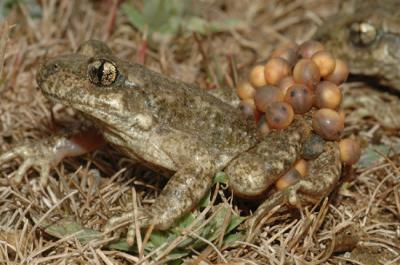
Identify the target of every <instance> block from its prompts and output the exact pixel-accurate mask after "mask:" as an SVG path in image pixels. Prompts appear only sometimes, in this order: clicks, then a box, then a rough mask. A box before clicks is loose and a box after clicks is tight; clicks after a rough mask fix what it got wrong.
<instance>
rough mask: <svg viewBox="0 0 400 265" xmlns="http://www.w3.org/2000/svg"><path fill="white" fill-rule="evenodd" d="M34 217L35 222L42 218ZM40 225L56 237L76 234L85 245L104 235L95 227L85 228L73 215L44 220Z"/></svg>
mask: <svg viewBox="0 0 400 265" xmlns="http://www.w3.org/2000/svg"><path fill="white" fill-rule="evenodd" d="M32 219H33V221H34V222H35V223H37V222H38V221H39V220H40V219H39V218H35V217H32ZM39 227H40V228H42V229H43V230H44V231H46V233H48V234H50V235H52V236H54V237H56V238H65V237H67V236H70V235H72V234H75V237H76V238H77V239H78V240H79V242H81V243H82V244H83V245H85V244H87V243H88V242H89V241H91V240H93V239H96V238H97V239H98V238H100V237H101V236H102V233H101V232H99V231H96V230H94V229H89V228H85V227H84V226H83V225H81V224H80V223H77V222H76V221H75V220H74V218H73V217H72V216H66V217H65V218H62V219H60V220H58V221H56V222H53V223H49V222H47V221H46V220H42V221H41V222H40V224H39Z"/></svg>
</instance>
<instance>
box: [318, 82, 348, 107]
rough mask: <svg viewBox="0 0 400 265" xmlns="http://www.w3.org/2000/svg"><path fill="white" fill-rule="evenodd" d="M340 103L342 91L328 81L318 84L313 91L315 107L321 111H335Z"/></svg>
mask: <svg viewBox="0 0 400 265" xmlns="http://www.w3.org/2000/svg"><path fill="white" fill-rule="evenodd" d="M341 102H342V91H340V88H339V87H338V86H337V85H336V84H334V83H332V82H329V81H322V82H320V83H319V84H318V85H317V87H316V89H315V106H316V107H318V108H320V109H322V108H328V109H337V108H338V107H339V106H340V103H341Z"/></svg>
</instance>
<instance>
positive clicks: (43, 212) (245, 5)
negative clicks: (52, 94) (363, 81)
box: [0, 0, 400, 265]
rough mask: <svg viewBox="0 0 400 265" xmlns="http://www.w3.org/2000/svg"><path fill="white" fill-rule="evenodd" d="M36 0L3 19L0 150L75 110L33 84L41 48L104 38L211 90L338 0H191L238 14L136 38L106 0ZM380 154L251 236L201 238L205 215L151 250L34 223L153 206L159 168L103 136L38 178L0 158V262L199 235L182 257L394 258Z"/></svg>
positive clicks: (81, 254) (398, 231)
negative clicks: (221, 25) (194, 30)
mask: <svg viewBox="0 0 400 265" xmlns="http://www.w3.org/2000/svg"><path fill="white" fill-rule="evenodd" d="M38 2H42V3H43V5H42V16H41V17H38V18H34V17H33V16H32V14H31V13H30V12H29V9H28V8H27V7H26V6H24V5H20V6H18V7H17V8H14V9H13V10H12V11H11V12H10V14H9V15H8V17H7V18H6V19H7V20H6V21H2V24H1V27H0V31H1V35H0V136H1V137H0V152H2V151H5V150H9V149H10V148H11V147H12V146H13V145H15V144H20V143H23V142H26V141H34V140H36V139H43V138H46V137H48V136H49V135H50V134H51V133H53V132H54V130H55V128H58V127H69V126H71V125H70V124H72V123H74V122H75V121H76V120H77V119H78V118H77V116H76V113H75V112H74V111H73V110H71V109H68V108H65V107H63V106H60V105H51V104H50V103H49V102H48V101H47V100H46V99H45V98H44V96H43V95H41V93H40V92H39V91H38V89H37V88H36V82H35V72H36V69H37V68H38V65H39V63H40V62H41V60H43V59H44V58H46V57H51V56H54V55H58V54H61V53H66V52H71V51H73V50H74V49H76V48H77V46H78V45H79V44H80V43H81V42H83V41H84V40H87V39H89V38H97V39H101V40H104V41H106V42H107V43H108V44H109V46H111V47H112V48H113V50H114V51H115V53H116V54H118V55H119V56H121V57H123V58H127V59H128V60H130V61H139V62H140V61H143V60H144V62H145V64H146V65H147V66H148V67H150V68H153V69H156V70H157V71H160V72H163V73H165V74H168V75H171V76H174V77H177V78H179V79H182V80H184V81H187V82H197V83H198V84H199V85H200V86H201V87H203V88H204V89H210V88H213V87H217V86H224V85H233V84H234V82H235V81H236V78H235V75H234V74H233V73H232V71H231V70H230V69H231V66H232V64H233V63H234V64H233V65H234V68H235V69H236V70H237V72H238V73H239V76H241V77H243V76H245V75H246V71H247V70H248V69H249V67H250V66H251V65H254V63H255V62H257V61H262V60H264V59H265V58H266V57H267V56H268V54H269V52H270V51H271V50H272V49H273V48H274V47H275V46H276V45H278V44H279V43H281V42H283V41H286V40H288V39H294V40H296V41H298V42H301V41H304V40H306V39H308V38H310V37H311V36H312V35H313V33H314V32H315V30H316V29H317V26H318V25H319V24H321V22H322V21H323V19H324V17H326V16H328V15H331V14H333V13H335V12H336V10H337V9H336V8H337V3H336V2H334V1H328V0H327V1H311V0H309V1H213V0H210V1H203V2H202V4H199V6H198V10H199V12H200V14H201V15H202V16H203V17H205V18H207V19H209V20H215V19H221V18H227V17H235V18H238V19H240V20H241V21H242V22H241V24H240V25H239V26H238V28H236V29H232V30H230V31H226V32H223V33H218V34H209V35H207V36H200V35H196V36H193V35H191V34H189V35H184V36H180V37H176V38H172V39H171V40H169V41H168V42H161V43H159V45H156V46H155V48H152V47H147V49H144V47H145V42H144V39H143V34H142V33H141V32H138V31H136V30H135V29H133V28H132V27H131V26H130V25H129V24H128V23H127V18H126V17H125V16H124V15H123V13H122V12H121V11H120V10H119V9H118V8H117V6H116V5H115V4H114V3H115V2H114V1H111V0H109V1H105V0H104V1H94V2H90V1H69V0H60V1H50V0H48V1H38ZM7 23H8V24H7ZM7 39H8V41H6V40H7ZM3 62H4V64H3ZM362 86H364V85H359V84H355V85H353V86H352V87H351V89H352V90H354V91H358V90H357V89H362ZM351 89H348V90H349V92H348V93H347V94H348V96H351V94H352V93H353V92H351V91H350V90H351ZM350 110H351V105H350V106H349V107H348V108H347V109H346V111H347V112H349V113H350ZM346 134H347V135H355V136H357V137H358V139H360V140H361V141H362V143H363V145H364V147H367V146H368V145H369V144H377V143H380V144H386V145H387V146H393V145H395V144H397V145H399V143H400V140H399V134H398V132H396V131H390V130H384V129H382V127H381V126H380V124H379V123H378V122H376V121H374V120H372V119H369V118H368V117H366V118H363V119H361V118H357V117H353V118H352V119H349V121H348V122H347V130H346ZM381 157H382V159H380V160H379V161H378V162H377V163H375V164H374V165H369V166H364V167H360V168H357V169H353V170H347V172H346V174H345V177H344V178H345V180H346V181H345V182H343V183H342V185H341V186H340V187H338V189H337V190H336V192H335V194H333V195H332V196H331V197H330V199H329V200H324V201H323V202H321V203H320V204H319V205H316V206H315V207H313V208H305V209H303V210H302V212H301V213H300V214H299V213H296V212H294V213H290V214H288V213H283V214H277V213H276V214H274V215H269V216H268V217H266V218H264V220H263V226H262V228H261V229H260V231H259V234H258V236H257V237H256V239H255V241H254V242H253V243H247V242H244V241H239V242H237V244H236V245H235V246H233V247H229V248H226V247H223V245H222V243H221V242H222V241H221V240H222V236H220V237H218V238H217V239H215V240H213V241H212V242H210V241H209V240H207V239H204V238H201V236H199V233H200V232H199V229H201V228H202V226H200V227H199V226H192V227H190V229H187V230H185V231H184V232H183V233H182V234H181V236H179V237H177V238H176V240H175V241H173V242H170V243H169V244H165V245H162V246H160V247H159V248H157V249H155V250H154V251H153V252H150V253H148V252H144V251H143V247H142V246H143V245H144V244H145V243H146V242H147V239H148V236H147V237H146V236H145V235H141V236H142V237H141V239H142V242H141V244H138V251H137V253H139V254H132V253H128V252H122V251H117V250H109V249H108V248H106V247H104V246H105V245H107V243H108V242H109V241H112V240H114V239H116V238H118V236H119V235H118V234H116V235H115V236H114V237H113V238H105V239H96V240H93V241H92V242H91V243H90V244H82V243H81V242H80V241H79V240H77V239H76V237H75V236H74V235H70V236H68V237H63V238H57V237H54V236H51V235H49V234H48V233H47V232H46V231H45V230H44V229H43V224H44V223H45V220H47V219H49V220H56V219H60V218H62V217H65V216H72V217H73V218H74V219H75V221H76V222H77V223H80V224H82V225H84V226H85V227H87V228H91V229H96V230H102V228H103V226H104V224H105V223H106V221H107V219H108V218H109V217H110V216H112V215H116V214H118V213H121V212H126V211H129V210H131V209H132V208H133V207H141V206H146V205H150V204H151V203H152V202H153V200H154V198H155V197H156V196H157V194H158V193H159V191H160V189H162V185H163V184H164V183H165V180H163V179H162V178H161V177H160V176H158V175H157V174H154V173H149V172H146V171H143V169H141V168H140V167H138V166H137V165H134V164H132V163H131V162H130V161H129V160H127V159H126V158H124V157H122V156H121V155H120V154H118V153H117V152H116V151H115V150H113V149H112V148H111V147H106V148H103V149H101V150H99V151H96V152H94V153H92V154H89V155H85V156H83V157H82V158H73V159H66V160H65V161H64V162H63V163H62V164H60V165H59V166H58V167H57V168H56V169H55V170H53V171H52V178H51V180H50V183H49V185H48V187H47V188H45V189H41V188H40V186H39V184H38V178H37V176H38V173H37V172H36V171H34V170H31V171H30V172H29V175H28V176H26V177H25V179H24V181H23V184H22V185H20V186H19V187H15V186H12V185H10V183H9V181H7V178H11V177H12V175H13V174H15V171H16V170H17V168H18V165H19V164H20V162H21V161H16V162H14V163H7V164H6V165H2V166H1V169H0V170H1V171H0V176H1V179H0V263H1V264H134V263H141V264H163V263H165V262H166V261H167V259H168V256H169V254H170V252H171V251H172V250H173V249H174V247H176V246H177V245H178V244H179V243H180V242H182V241H184V240H185V239H187V238H189V237H196V238H200V239H201V240H202V241H203V242H205V245H206V246H205V247H204V248H203V249H202V250H201V252H197V251H196V250H193V252H192V254H191V255H190V256H189V257H186V258H185V261H184V262H185V264H226V263H229V264H387V265H389V264H400V258H399V257H400V221H399V219H400V179H399V176H400V169H399V168H400V156H399V155H398V154H397V155H393V153H389V155H386V154H381ZM133 187H135V190H134V189H133ZM213 192H214V193H213V196H211V197H212V198H213V199H214V200H217V201H225V203H226V205H229V204H230V203H231V198H229V197H228V198H225V197H224V196H225V195H226V194H227V193H223V192H221V191H220V189H218V188H216V189H214V191H213ZM228 196H229V194H228ZM132 198H133V199H132ZM132 200H133V201H135V203H132ZM212 202H213V200H212ZM136 204H137V205H136ZM233 205H234V206H233V208H234V209H236V208H237V206H236V205H235V204H233ZM216 208H218V207H217V206H213V204H210V205H209V206H208V207H206V208H205V209H204V210H203V211H202V213H201V216H202V215H203V216H207V218H208V219H207V220H210V217H211V216H212V215H213V214H216V212H218V209H216ZM278 212H279V210H278ZM198 220H199V221H200V223H202V222H204V221H202V220H201V218H200V217H199V218H198ZM207 220H206V221H205V222H204V224H202V225H206V223H207V222H209V221H207ZM121 231H125V230H123V229H122V230H121ZM122 236H123V235H121V237H122ZM355 244H356V247H355V248H354V246H355ZM346 251H347V252H346Z"/></svg>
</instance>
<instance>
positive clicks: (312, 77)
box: [293, 59, 321, 89]
mask: <svg viewBox="0 0 400 265" xmlns="http://www.w3.org/2000/svg"><path fill="white" fill-rule="evenodd" d="M320 78H321V75H320V73H319V69H318V66H317V65H316V64H315V63H314V62H313V61H312V60H311V59H301V60H299V61H298V62H297V64H296V65H295V66H294V69H293V79H294V81H295V82H296V83H300V84H304V85H306V86H307V87H308V88H310V89H314V87H315V86H316V85H317V84H318V82H319V80H320Z"/></svg>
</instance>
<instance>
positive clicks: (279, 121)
mask: <svg viewBox="0 0 400 265" xmlns="http://www.w3.org/2000/svg"><path fill="white" fill-rule="evenodd" d="M265 117H266V120H267V122H268V126H269V127H270V128H274V129H284V128H287V127H288V126H289V125H290V124H291V123H292V121H293V118H294V112H293V108H292V106H290V105H289V104H288V103H286V102H274V103H272V104H271V105H269V106H268V108H267V111H266V113H265Z"/></svg>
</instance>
